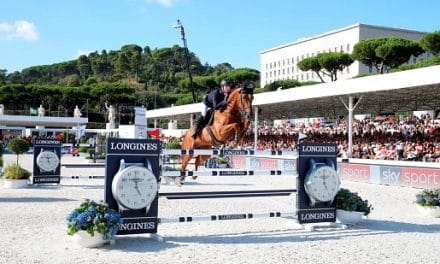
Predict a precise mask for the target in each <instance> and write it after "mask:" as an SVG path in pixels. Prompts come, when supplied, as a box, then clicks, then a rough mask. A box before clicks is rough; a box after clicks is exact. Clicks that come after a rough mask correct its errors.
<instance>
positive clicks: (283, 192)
mask: <svg viewBox="0 0 440 264" xmlns="http://www.w3.org/2000/svg"><path fill="white" fill-rule="evenodd" d="M295 192H296V189H280V190H243V191H216V192H170V193H159V197H166V198H167V199H169V200H182V199H204V198H210V199H213V198H214V199H215V198H238V197H264V196H289V195H291V194H292V193H295Z"/></svg>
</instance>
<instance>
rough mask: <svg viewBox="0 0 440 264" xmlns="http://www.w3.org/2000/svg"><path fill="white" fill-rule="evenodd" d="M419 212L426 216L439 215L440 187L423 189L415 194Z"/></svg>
mask: <svg viewBox="0 0 440 264" xmlns="http://www.w3.org/2000/svg"><path fill="white" fill-rule="evenodd" d="M416 205H417V209H418V210H419V212H420V213H421V214H422V215H424V216H427V217H440V189H432V190H428V189H425V190H423V191H421V192H420V193H418V194H417V195H416Z"/></svg>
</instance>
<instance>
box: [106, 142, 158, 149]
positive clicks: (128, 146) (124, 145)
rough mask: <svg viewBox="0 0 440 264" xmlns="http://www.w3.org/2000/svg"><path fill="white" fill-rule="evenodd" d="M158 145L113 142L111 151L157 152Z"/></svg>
mask: <svg viewBox="0 0 440 264" xmlns="http://www.w3.org/2000/svg"><path fill="white" fill-rule="evenodd" d="M158 148H159V147H158V144H155V143H130V142H118V143H115V142H111V144H110V149H111V150H157V149H158Z"/></svg>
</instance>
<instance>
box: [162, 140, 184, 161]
mask: <svg viewBox="0 0 440 264" xmlns="http://www.w3.org/2000/svg"><path fill="white" fill-rule="evenodd" d="M166 148H167V149H181V148H182V146H181V145H180V143H179V142H178V141H177V140H172V141H170V142H168V143H167V145H166ZM168 157H169V158H170V159H178V158H179V157H180V156H179V155H169V156H168Z"/></svg>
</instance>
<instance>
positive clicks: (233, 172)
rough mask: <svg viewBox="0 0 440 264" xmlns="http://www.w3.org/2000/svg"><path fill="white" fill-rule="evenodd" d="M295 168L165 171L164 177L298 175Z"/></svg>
mask: <svg viewBox="0 0 440 264" xmlns="http://www.w3.org/2000/svg"><path fill="white" fill-rule="evenodd" d="M296 174H297V172H296V171H294V170H288V171H281V170H206V171H163V172H162V177H180V176H185V177H187V176H254V175H296Z"/></svg>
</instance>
